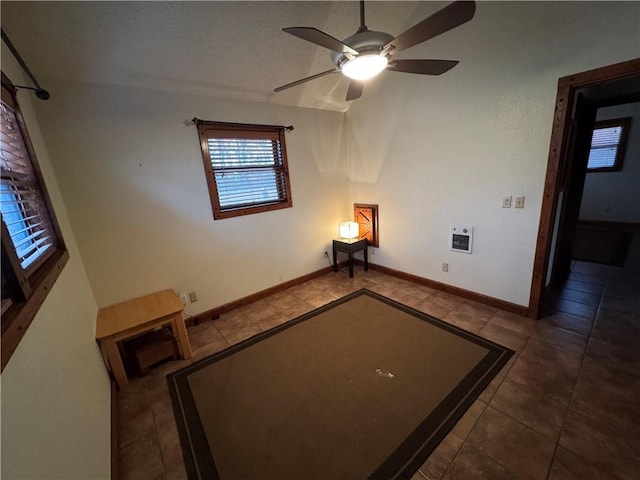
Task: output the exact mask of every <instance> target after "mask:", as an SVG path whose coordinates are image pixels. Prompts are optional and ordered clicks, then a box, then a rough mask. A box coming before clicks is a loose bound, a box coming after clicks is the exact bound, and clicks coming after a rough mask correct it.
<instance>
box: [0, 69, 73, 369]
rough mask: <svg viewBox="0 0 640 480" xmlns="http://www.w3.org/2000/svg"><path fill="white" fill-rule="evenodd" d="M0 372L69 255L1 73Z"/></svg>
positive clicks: (12, 93)
mask: <svg viewBox="0 0 640 480" xmlns="http://www.w3.org/2000/svg"><path fill="white" fill-rule="evenodd" d="M0 117H1V120H2V122H1V124H0V133H1V136H0V172H1V181H0V211H1V213H2V215H1V217H2V369H3V370H4V367H5V365H6V364H7V362H8V361H9V358H11V354H12V353H13V352H14V350H15V349H16V347H17V346H18V343H19V342H20V340H21V339H22V337H23V336H24V334H25V332H26V331H27V328H28V327H29V324H30V323H31V321H32V320H33V318H34V317H35V315H36V313H37V311H38V309H39V307H40V305H42V302H43V301H44V299H45V297H46V296H47V294H48V293H49V291H50V290H51V286H52V285H53V283H54V282H55V280H56V278H57V277H58V275H59V273H60V271H61V270H62V267H63V266H64V264H65V263H66V261H67V260H68V258H69V256H68V254H67V252H66V250H65V247H64V243H63V241H62V236H61V235H60V231H59V228H58V225H57V222H56V219H55V216H54V214H53V209H52V208H51V203H50V201H49V197H48V195H47V191H46V188H45V186H44V182H43V179H42V175H41V173H40V168H39V166H38V162H37V160H36V157H35V154H34V151H33V147H32V146H31V142H30V140H29V136H28V133H27V130H26V127H25V124H24V121H23V119H22V115H21V114H20V108H19V106H18V102H17V99H16V95H15V87H13V84H12V83H11V81H10V80H9V79H8V78H7V77H6V76H5V75H4V73H3V74H2V102H1V103H0Z"/></svg>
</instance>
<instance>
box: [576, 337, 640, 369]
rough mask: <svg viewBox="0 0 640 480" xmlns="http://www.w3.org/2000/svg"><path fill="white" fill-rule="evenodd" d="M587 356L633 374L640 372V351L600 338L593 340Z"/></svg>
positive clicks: (589, 345)
mask: <svg viewBox="0 0 640 480" xmlns="http://www.w3.org/2000/svg"><path fill="white" fill-rule="evenodd" d="M585 355H586V356H587V357H590V358H592V359H594V360H597V361H600V362H605V363H608V364H610V365H611V366H613V367H615V368H619V369H621V370H625V371H627V372H630V373H632V374H635V373H637V372H638V371H640V351H639V350H638V349H637V348H629V347H626V346H620V345H616V344H613V343H609V342H606V341H603V340H600V339H598V338H591V339H590V340H589V343H588V345H587V350H586V353H585Z"/></svg>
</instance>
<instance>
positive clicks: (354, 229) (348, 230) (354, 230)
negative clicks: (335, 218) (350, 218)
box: [340, 222, 360, 238]
mask: <svg viewBox="0 0 640 480" xmlns="http://www.w3.org/2000/svg"><path fill="white" fill-rule="evenodd" d="M359 230H360V225H358V224H357V223H356V222H344V223H341V224H340V236H341V237H342V238H356V237H357V236H358V234H359V233H360V232H359Z"/></svg>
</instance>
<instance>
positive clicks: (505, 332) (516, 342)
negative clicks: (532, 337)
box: [478, 322, 529, 351]
mask: <svg viewBox="0 0 640 480" xmlns="http://www.w3.org/2000/svg"><path fill="white" fill-rule="evenodd" d="M478 334H479V335H480V336H481V337H484V338H488V339H489V340H492V341H494V342H496V343H498V344H500V345H502V346H504V347H507V348H510V349H512V350H515V351H520V350H522V348H523V347H524V346H525V344H526V343H527V339H528V338H529V336H528V335H524V334H521V333H517V332H514V331H513V330H509V329H508V328H504V327H501V326H499V325H495V324H493V323H491V322H489V323H487V324H486V325H485V326H484V327H482V329H481V330H480V332H478Z"/></svg>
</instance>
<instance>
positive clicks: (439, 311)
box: [416, 299, 451, 320]
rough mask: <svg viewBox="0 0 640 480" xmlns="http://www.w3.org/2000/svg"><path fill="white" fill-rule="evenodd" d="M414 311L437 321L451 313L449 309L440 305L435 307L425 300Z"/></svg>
mask: <svg viewBox="0 0 640 480" xmlns="http://www.w3.org/2000/svg"><path fill="white" fill-rule="evenodd" d="M416 309H417V310H420V311H421V312H424V313H426V314H427V315H431V316H432V317H434V318H437V319H439V320H443V319H444V318H445V317H446V316H447V315H449V313H450V312H451V309H449V308H447V307H443V306H441V305H436V304H435V303H432V302H431V301H430V300H429V299H426V300H425V301H424V302H422V303H420V304H419V305H417V306H416Z"/></svg>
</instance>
